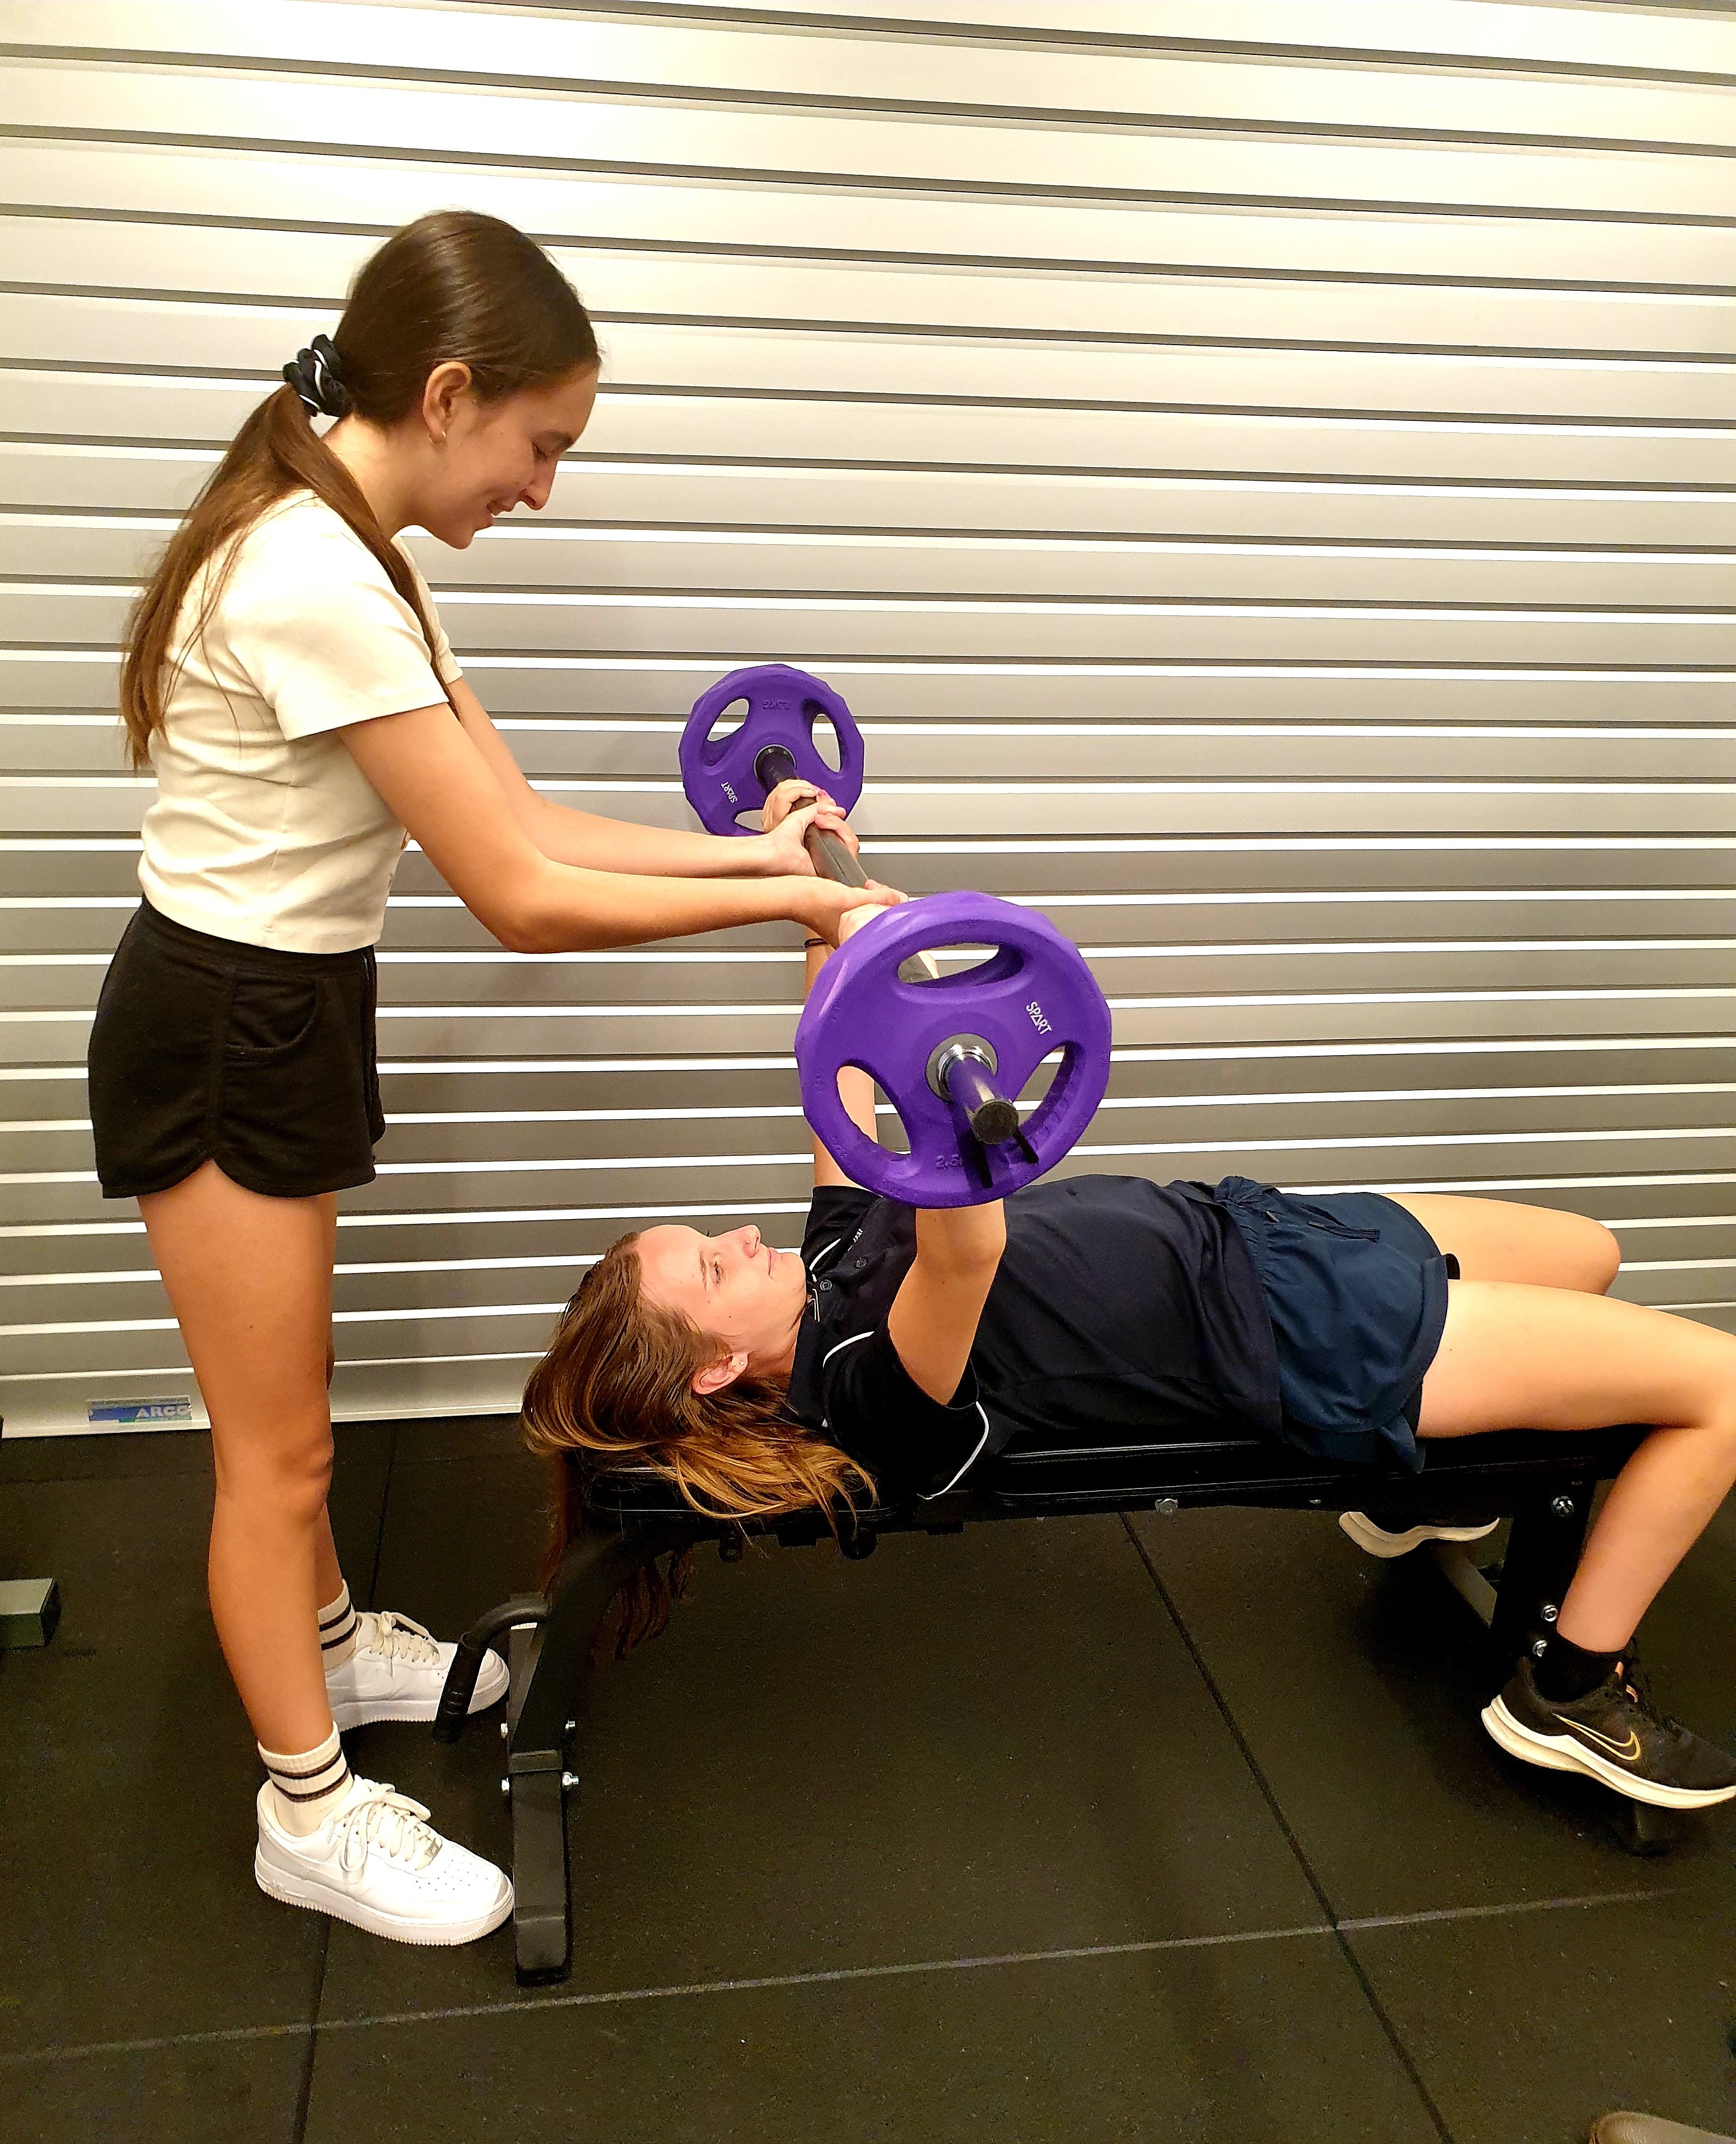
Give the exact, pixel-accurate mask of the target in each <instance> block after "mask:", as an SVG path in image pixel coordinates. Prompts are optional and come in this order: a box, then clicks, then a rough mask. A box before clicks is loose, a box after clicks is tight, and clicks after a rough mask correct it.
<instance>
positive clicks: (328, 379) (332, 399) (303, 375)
mask: <svg viewBox="0 0 1736 2144" xmlns="http://www.w3.org/2000/svg"><path fill="white" fill-rule="evenodd" d="M283 376H284V378H285V380H287V381H288V383H289V384H290V386H291V387H293V388H294V389H295V392H296V393H297V394H298V395H300V397H301V406H302V408H303V409H305V410H306V412H307V414H309V416H310V417H341V416H343V415H344V414H345V411H346V410H347V409H349V407H350V390H349V389H348V388H347V387H345V385H344V375H343V374H342V373H341V372H340V370H339V369H338V354H337V352H336V351H335V350H334V349H333V348H332V346H331V337H330V335H315V337H314V340H313V344H312V346H311V347H310V349H307V350H297V351H296V353H295V363H294V364H293V365H285V367H284V369H283Z"/></svg>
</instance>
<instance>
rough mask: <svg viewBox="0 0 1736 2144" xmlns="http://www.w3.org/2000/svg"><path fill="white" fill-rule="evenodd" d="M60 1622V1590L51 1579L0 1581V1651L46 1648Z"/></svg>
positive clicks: (8, 1579) (11, 1579) (10, 1579)
mask: <svg viewBox="0 0 1736 2144" xmlns="http://www.w3.org/2000/svg"><path fill="white" fill-rule="evenodd" d="M59 1620H60V1588H59V1586H57V1584H56V1583H55V1581H53V1580H52V1578H7V1579H0V1652H12V1651H17V1650H22V1649H23V1648H25V1647H27V1646H31V1645H47V1642H48V1640H50V1639H51V1638H52V1636H53V1635H54V1626H55V1625H56V1624H57V1622H59Z"/></svg>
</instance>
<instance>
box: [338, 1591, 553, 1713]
mask: <svg viewBox="0 0 1736 2144" xmlns="http://www.w3.org/2000/svg"><path fill="white" fill-rule="evenodd" d="M355 1622H356V1631H355V1651H354V1652H353V1653H352V1654H351V1655H350V1657H349V1659H348V1660H345V1663H344V1665H342V1666H341V1667H337V1668H333V1669H332V1670H330V1673H329V1674H328V1675H326V1678H325V1695H326V1696H327V1697H328V1698H329V1699H330V1702H331V1717H332V1724H333V1725H335V1727H337V1728H339V1729H340V1730H342V1729H345V1728H350V1727H365V1726H366V1725H367V1724H368V1722H369V1721H370V1720H432V1719H433V1718H434V1714H435V1712H436V1711H437V1710H439V1703H440V1692H441V1691H442V1690H444V1688H445V1686H446V1671H447V1670H448V1669H449V1667H450V1666H451V1665H452V1656H453V1655H454V1653H455V1652H456V1651H457V1650H458V1647H457V1646H456V1645H442V1644H440V1642H439V1640H438V1639H435V1638H431V1637H430V1636H429V1634H428V1632H427V1631H426V1630H424V1629H423V1627H422V1625H420V1624H419V1623H413V1622H411V1620H410V1619H409V1616H408V1615H395V1614H394V1612H393V1611H392V1610H391V1609H389V1608H386V1609H383V1610H381V1611H380V1612H379V1614H378V1615H374V1614H372V1613H371V1612H370V1613H368V1614H363V1613H361V1612H360V1611H358V1613H357V1615H356V1619H355ZM510 1680H512V1678H511V1677H510V1676H509V1675H508V1673H507V1668H506V1662H505V1661H504V1660H502V1659H501V1657H500V1655H499V1654H498V1653H496V1652H492V1651H490V1652H487V1653H484V1655H483V1660H482V1672H481V1673H480V1674H479V1675H478V1676H477V1678H476V1695H475V1696H474V1697H473V1698H472V1699H471V1700H470V1710H471V1711H473V1712H486V1711H487V1710H488V1709H489V1706H490V1705H498V1703H499V1701H500V1700H501V1699H502V1698H503V1697H504V1696H505V1695H506V1690H507V1685H508V1682H509V1681H510Z"/></svg>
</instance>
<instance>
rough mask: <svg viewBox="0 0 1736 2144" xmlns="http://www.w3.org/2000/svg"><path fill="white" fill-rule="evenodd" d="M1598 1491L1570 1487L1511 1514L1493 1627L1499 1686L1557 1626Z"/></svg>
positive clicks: (1587, 1484)
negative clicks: (1524, 1654) (1511, 1521)
mask: <svg viewBox="0 0 1736 2144" xmlns="http://www.w3.org/2000/svg"><path fill="white" fill-rule="evenodd" d="M1596 1486H1597V1485H1596V1483H1595V1482H1593V1481H1570V1482H1569V1483H1568V1484H1567V1486H1566V1487H1565V1488H1564V1489H1559V1490H1557V1491H1555V1492H1554V1493H1553V1494H1552V1495H1550V1496H1538V1497H1534V1498H1533V1499H1532V1500H1531V1501H1530V1502H1529V1503H1524V1504H1521V1505H1520V1506H1519V1507H1518V1509H1517V1510H1516V1511H1515V1512H1514V1514H1513V1528H1512V1531H1511V1533H1510V1535H1509V1536H1508V1538H1507V1553H1506V1556H1505V1558H1504V1559H1503V1561H1502V1564H1501V1576H1500V1586H1498V1587H1497V1588H1496V1589H1495V1612H1494V1614H1493V1615H1492V1616H1491V1617H1490V1623H1489V1643H1490V1659H1491V1660H1492V1663H1493V1665H1494V1668H1495V1674H1496V1675H1497V1677H1498V1678H1499V1680H1500V1681H1501V1682H1505V1680H1506V1679H1507V1677H1508V1676H1509V1675H1510V1674H1511V1673H1512V1672H1513V1663H1514V1662H1515V1660H1517V1659H1518V1658H1519V1656H1520V1654H1521V1653H1523V1652H1525V1651H1527V1650H1530V1648H1531V1647H1533V1646H1535V1645H1537V1644H1538V1643H1539V1642H1540V1640H1541V1638H1542V1636H1543V1634H1544V1632H1545V1630H1548V1629H1550V1627H1551V1625H1553V1624H1554V1622H1555V1616H1556V1615H1557V1613H1558V1612H1559V1611H1560V1606H1561V1598H1562V1596H1563V1595H1564V1594H1565V1592H1566V1591H1567V1588H1568V1585H1569V1583H1570V1581H1571V1579H1572V1577H1573V1575H1574V1572H1575V1570H1576V1569H1577V1568H1578V1566H1579V1561H1580V1550H1581V1549H1582V1548H1583V1547H1584V1546H1585V1532H1586V1529H1587V1527H1588V1526H1590V1523H1591V1498H1592V1494H1593V1491H1595V1488H1596Z"/></svg>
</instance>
